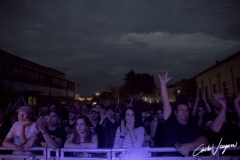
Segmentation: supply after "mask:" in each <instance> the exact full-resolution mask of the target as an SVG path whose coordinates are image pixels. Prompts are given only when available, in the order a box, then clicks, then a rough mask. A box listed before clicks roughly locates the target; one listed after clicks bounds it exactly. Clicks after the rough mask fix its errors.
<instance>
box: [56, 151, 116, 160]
mask: <svg viewBox="0 0 240 160" xmlns="http://www.w3.org/2000/svg"><path fill="white" fill-rule="evenodd" d="M60 152H61V154H60V160H72V159H73V158H74V159H101V160H111V152H112V149H104V148H101V149H67V148H61V149H60ZM65 153H75V156H65Z"/></svg>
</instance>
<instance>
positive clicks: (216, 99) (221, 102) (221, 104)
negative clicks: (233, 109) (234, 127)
mask: <svg viewBox="0 0 240 160" xmlns="http://www.w3.org/2000/svg"><path fill="white" fill-rule="evenodd" d="M213 97H214V100H215V101H216V102H217V103H218V104H220V106H221V107H223V108H226V104H225V103H224V102H223V101H222V100H220V99H219V98H218V97H217V96H216V95H214V96H213Z"/></svg>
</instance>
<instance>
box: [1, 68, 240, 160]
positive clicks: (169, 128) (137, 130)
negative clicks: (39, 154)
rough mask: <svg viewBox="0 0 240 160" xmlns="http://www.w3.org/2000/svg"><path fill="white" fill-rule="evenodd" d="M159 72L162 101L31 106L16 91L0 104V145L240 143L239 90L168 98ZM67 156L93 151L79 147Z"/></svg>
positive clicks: (184, 146) (184, 150) (187, 146)
mask: <svg viewBox="0 0 240 160" xmlns="http://www.w3.org/2000/svg"><path fill="white" fill-rule="evenodd" d="M158 76H159V80H160V85H161V99H162V101H160V102H154V103H146V102H144V101H142V100H141V98H140V99H139V100H135V101H131V103H130V104H123V103H121V104H110V105H105V104H96V105H94V106H90V105H89V104H85V103H75V104H74V105H64V106H59V105H58V104H56V103H52V104H49V105H48V106H41V107H32V106H28V105H27V104H26V102H25V101H24V98H23V96H21V97H20V98H19V99H18V101H17V102H16V103H15V104H13V105H12V104H9V105H8V106H7V107H5V108H4V107H2V108H1V109H0V146H1V145H2V146H6V147H11V148H13V150H14V153H16V154H17V153H22V152H27V151H25V150H26V149H29V148H31V147H34V146H43V147H50V148H52V149H57V148H76V149H78V148H79V149H81V148H88V149H93V148H131V147H177V150H178V152H179V155H183V156H187V155H189V153H190V151H191V150H193V149H195V148H197V147H199V146H200V145H208V144H211V145H212V144H214V145H216V146H217V145H219V143H221V144H237V145H238V144H239V142H240V136H239V135H240V94H239V95H238V96H237V97H236V98H234V99H230V100H227V99H226V97H225V96H224V95H223V94H222V93H219V92H218V93H215V94H214V95H213V97H212V99H211V100H210V99H209V98H207V97H206V94H205V93H204V92H202V95H200V94H197V97H196V100H195V101H194V102H192V101H190V100H189V98H188V97H187V96H185V95H180V96H178V97H177V98H176V102H174V103H170V102H169V97H168V91H167V82H168V81H169V80H170V79H171V78H170V77H168V73H167V72H166V73H165V74H163V75H158ZM140 97H141V96H140ZM159 155H160V156H161V155H162V156H165V155H166V154H165V155H164V154H159ZM71 156H80V157H89V156H94V154H91V155H90V154H87V153H82V152H81V150H79V152H78V153H72V155H71ZM95 156H104V155H101V154H95Z"/></svg>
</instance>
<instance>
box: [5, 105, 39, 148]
mask: <svg viewBox="0 0 240 160" xmlns="http://www.w3.org/2000/svg"><path fill="white" fill-rule="evenodd" d="M17 111H18V121H17V122H15V123H14V124H13V126H12V127H11V129H10V131H9V132H8V134H7V136H6V138H5V139H4V141H3V144H2V145H3V146H5V147H11V148H13V149H14V150H15V151H21V150H24V149H28V148H31V147H32V146H33V144H34V142H35V140H36V134H35V126H36V124H35V123H33V122H31V120H30V117H31V115H32V109H31V108H30V107H29V106H21V107H20V108H19V109H18V110H17ZM12 140H13V142H12Z"/></svg>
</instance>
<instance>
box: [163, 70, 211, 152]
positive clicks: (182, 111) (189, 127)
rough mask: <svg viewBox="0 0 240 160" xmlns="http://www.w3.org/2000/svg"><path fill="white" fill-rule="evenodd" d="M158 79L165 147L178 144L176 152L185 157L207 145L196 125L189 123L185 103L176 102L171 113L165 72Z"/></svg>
mask: <svg viewBox="0 0 240 160" xmlns="http://www.w3.org/2000/svg"><path fill="white" fill-rule="evenodd" d="M158 77H159V79H160V83H161V96H162V101H163V118H164V137H165V146H166V147H173V146H174V145H176V143H177V142H178V147H177V148H178V151H179V152H180V153H181V154H182V155H184V156H187V155H188V153H189V151H190V150H192V149H195V148H198V147H199V146H200V145H207V144H208V142H207V138H206V137H205V136H204V135H203V133H202V132H201V130H200V128H199V127H198V125H197V124H194V123H193V122H191V121H189V107H188V105H187V102H184V101H180V100H177V102H176V108H175V111H174V112H173V111H172V108H171V105H170V103H169V98H168V91H167V86H166V84H167V82H168V81H169V80H170V79H171V78H170V77H168V73H167V72H166V74H165V75H161V76H160V75H158ZM174 114H175V115H174Z"/></svg>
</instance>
